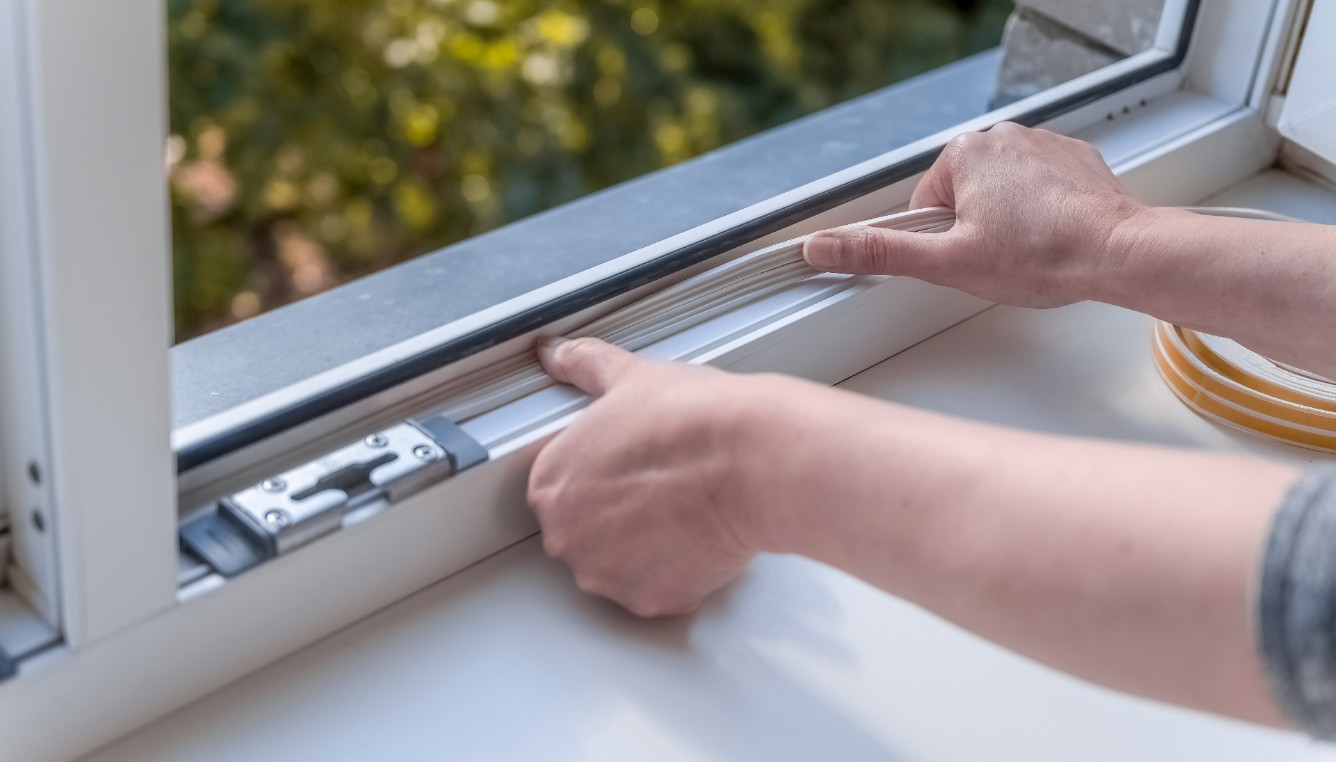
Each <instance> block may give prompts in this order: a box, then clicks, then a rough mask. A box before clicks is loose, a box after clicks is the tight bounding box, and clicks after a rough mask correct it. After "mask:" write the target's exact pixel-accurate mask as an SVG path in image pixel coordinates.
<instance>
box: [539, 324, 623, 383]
mask: <svg viewBox="0 0 1336 762" xmlns="http://www.w3.org/2000/svg"><path fill="white" fill-rule="evenodd" d="M538 360H539V362H541V363H542V364H543V370H546V371H547V374H548V375H549V376H551V377H552V378H555V379H556V380H558V381H560V382H562V383H563V384H570V385H572V386H575V387H577V388H578V389H580V391H583V392H586V393H588V394H592V395H594V396H596V397H598V396H602V395H603V394H606V393H607V392H608V390H609V389H611V388H612V386H613V385H614V384H615V383H617V381H618V379H621V378H623V377H624V376H626V375H627V374H628V373H629V372H631V371H632V370H635V369H636V368H637V367H639V366H640V364H641V363H644V362H646V361H645V360H643V359H641V358H639V357H636V356H635V355H633V354H631V353H630V352H627V351H626V350H625V349H622V348H621V347H616V346H613V345H612V344H609V343H607V342H606V341H600V340H598V339H594V338H583V339H566V338H562V337H560V336H545V337H543V338H541V339H539V340H538Z"/></svg>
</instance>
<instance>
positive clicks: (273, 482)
mask: <svg viewBox="0 0 1336 762" xmlns="http://www.w3.org/2000/svg"><path fill="white" fill-rule="evenodd" d="M287 488H288V483H287V482H285V481H283V480H282V479H280V478H278V477H277V476H275V477H274V478H272V479H265V480H264V481H262V482H260V489H262V490H264V491H265V492H282V491H283V490H285V489H287Z"/></svg>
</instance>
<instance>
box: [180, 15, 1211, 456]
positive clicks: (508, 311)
mask: <svg viewBox="0 0 1336 762" xmlns="http://www.w3.org/2000/svg"><path fill="white" fill-rule="evenodd" d="M1199 5H1200V3H1199V0H1179V1H1178V2H1176V3H1175V2H1170V3H1167V4H1166V6H1167V7H1166V9H1165V12H1164V16H1163V20H1162V24H1161V34H1160V40H1159V43H1160V45H1162V46H1163V47H1159V46H1157V47H1156V48H1153V49H1152V50H1149V51H1147V52H1145V53H1141V54H1138V55H1136V56H1133V57H1131V58H1128V59H1126V60H1123V61H1120V62H1117V63H1115V64H1113V65H1111V66H1109V67H1107V68H1105V69H1103V70H1100V71H1098V72H1094V73H1092V74H1089V75H1086V76H1083V77H1080V78H1078V79H1076V80H1073V81H1071V82H1068V83H1065V84H1063V85H1060V86H1057V87H1054V88H1051V89H1049V90H1047V91H1045V92H1043V93H1039V94H1037V95H1035V96H1032V97H1030V98H1027V99H1025V100H1023V101H1019V102H1017V103H1014V104H1010V105H1008V106H1006V107H1003V108H1001V109H998V110H995V111H993V112H991V113H989V114H986V115H984V116H981V117H978V118H976V119H973V120H970V121H969V122H966V123H965V124H963V125H960V126H958V127H956V128H952V129H951V130H947V131H943V132H941V133H938V134H936V135H932V136H929V137H927V138H924V139H922V140H918V141H915V142H914V143H911V144H910V145H908V146H904V147H902V148H900V149H897V150H895V151H891V152H889V153H887V154H885V155H883V156H881V157H878V158H876V159H873V160H870V161H867V162H864V163H862V164H859V165H857V166H855V167H851V168H849V169H847V170H845V171H843V172H840V173H837V174H835V175H831V176H829V177H827V178H824V179H822V180H819V181H817V182H814V183H810V184H808V185H806V186H804V187H801V188H798V189H796V190H794V191H791V192H789V193H785V194H781V195H779V196H776V197H774V198H772V199H769V200H768V201H766V202H763V203H761V204H757V205H755V206H752V207H750V208H748V209H744V210H742V211H739V212H737V213H735V214H732V215H728V216H726V217H723V218H721V219H719V220H716V221H714V222H712V223H710V224H707V225H703V226H701V227H698V228H696V229H694V230H691V231H687V232H685V233H682V234H680V235H677V236H674V237H672V238H669V239H667V240H664V241H661V242H659V243H657V244H655V245H652V246H648V247H646V248H644V249H641V250H639V251H636V252H632V253H629V254H627V255H625V256H622V257H619V258H617V259H614V260H612V261H610V262H607V263H605V264H603V265H600V266H598V267H595V268H591V269H589V270H586V271H585V272H582V273H579V274H577V275H575V276H572V277H570V278H566V279H563V280H561V281H558V282H556V283H553V284H551V285H549V286H547V287H545V288H541V289H537V290H535V291H533V292H531V293H529V294H526V295H523V296H520V297H517V298H515V299H511V300H509V301H507V302H505V303H503V304H500V305H497V306H496V307H493V308H490V309H486V310H482V311H480V312H478V313H475V314H474V315H471V316H469V317H467V318H464V319H461V320H457V321H454V322H452V323H449V324H447V325H445V326H442V327H441V328H439V329H436V330H433V331H430V332H427V333H424V334H422V335H419V336H417V337H414V338H413V339H409V340H407V341H403V342H399V343H397V344H395V345H393V346H390V347H387V348H385V349H384V350H382V351H379V352H375V353H372V354H369V355H367V356H365V357H363V358H360V359H359V360H357V361H355V362H351V363H347V364H345V365H343V366H340V367H337V368H334V369H332V370H330V371H327V372H325V373H321V374H318V375H316V376H313V377H311V378H309V379H306V380H304V381H302V382H300V383H297V384H293V385H291V386H289V387H287V388H285V389H280V390H278V391H275V392H273V393H270V394H268V395H265V396H262V397H260V398H258V399H255V400H252V401H250V402H247V403H244V404H242V405H239V406H237V407H235V408H232V409H230V410H228V411H225V412H223V413H220V414H217V415H214V416H211V417H209V418H206V419H204V420H202V421H198V422H195V423H192V424H189V425H187V426H184V427H182V428H179V429H177V430H176V431H175V432H173V446H174V449H175V451H176V453H177V458H178V465H179V468H180V470H181V471H182V472H183V473H184V472H189V471H191V470H192V469H196V468H199V467H201V466H204V465H206V464H208V463H210V461H213V460H216V459H219V458H222V457H224V456H228V455H230V454H232V453H235V452H237V451H239V450H244V449H245V448H247V447H249V446H252V445H254V444H256V443H258V442H261V441H263V440H265V439H268V438H271V437H274V436H277V435H281V434H282V433H283V432H285V431H287V430H290V429H292V428H293V427H297V426H301V425H303V424H307V423H310V422H312V421H315V420H318V419H320V418H321V417H323V416H329V415H331V414H335V413H337V412H338V411H339V410H340V409H342V408H346V407H349V406H352V405H356V404H357V403H358V402H359V401H361V400H364V399H367V398H372V397H376V396H377V395H381V394H383V393H384V392H386V391H387V390H391V389H393V388H394V387H396V386H399V385H401V384H405V383H407V382H410V381H412V380H413V379H415V378H419V377H421V376H423V375H424V374H429V373H432V372H433V371H436V370H438V369H440V368H443V367H445V366H447V365H450V364H452V363H456V362H458V361H459V360H461V359H464V358H466V357H468V356H470V355H472V354H474V353H476V352H478V351H481V350H482V349H483V348H486V347H491V346H495V345H496V344H498V343H502V342H505V341H508V340H510V339H513V338H515V337H517V336H521V335H525V334H527V333H530V332H532V331H534V330H536V329H538V328H540V327H542V326H545V325H548V324H550V323H552V322H554V321H557V320H561V319H563V318H566V317H569V316H570V315H572V314H575V313H576V312H579V311H580V310H582V309H585V308H587V307H589V306H590V305H593V304H598V303H600V302H603V301H606V300H608V299H611V298H615V297H617V296H620V295H622V294H625V293H627V292H628V291H631V290H633V289H635V288H637V287H639V286H641V285H643V284H646V283H652V282H655V281H658V280H660V279H663V278H666V277H670V276H672V275H674V274H676V273H678V272H680V271H682V270H683V269H686V268H690V267H693V266H695V265H698V264H700V263H702V262H705V261H708V260H710V259H713V258H716V257H718V256H720V255H721V254H722V253H723V252H725V251H727V250H731V249H734V248H736V247H738V246H739V245H743V244H746V243H749V242H753V241H757V240H762V239H766V238H767V237H768V236H772V235H773V234H774V233H776V231H779V230H782V229H786V228H789V227H791V226H792V225H793V224H794V223H795V222H797V221H800V220H803V219H806V218H810V217H812V216H813V215H815V214H819V213H821V212H825V211H828V210H830V209H833V208H836V207H838V206H840V205H842V204H845V203H848V202H849V201H851V200H854V199H858V198H862V197H865V196H867V195H868V194H869V193H871V192H873V191H874V190H876V189H879V188H884V187H886V186H888V185H891V184H893V183H895V182H897V181H900V180H903V179H905V178H907V177H910V176H913V175H916V174H918V173H920V172H922V171H923V170H924V169H926V168H927V167H928V166H929V165H930V164H931V163H932V161H933V160H934V159H935V158H936V156H937V154H938V153H939V152H940V151H941V148H942V146H943V145H944V144H945V142H946V141H947V140H948V139H949V138H950V137H952V136H953V135H954V134H956V133H958V132H960V131H964V130H974V129H983V128H986V127H988V126H990V125H992V124H995V123H997V122H999V121H1007V120H1010V121H1017V122H1020V123H1022V124H1027V125H1048V126H1053V127H1058V128H1061V129H1066V130H1071V129H1078V128H1082V127H1087V126H1089V125H1090V124H1093V123H1095V122H1097V121H1098V120H1100V119H1104V118H1105V117H1106V116H1107V113H1106V111H1103V110H1101V108H1104V107H1105V106H1103V105H1101V104H1103V103H1104V101H1105V100H1106V99H1108V98H1109V97H1110V96H1111V95H1115V94H1122V95H1124V96H1126V95H1128V94H1132V93H1135V94H1136V96H1137V99H1136V100H1132V101H1128V103H1130V104H1136V103H1137V102H1138V101H1141V100H1148V99H1152V98H1155V97H1158V96H1161V95H1163V94H1165V93H1167V92H1170V91H1172V90H1174V89H1176V88H1177V87H1178V85H1179V83H1180V82H1181V76H1182V75H1181V67H1182V65H1183V63H1184V61H1185V60H1186V56H1187V53H1188V49H1189V43H1190V40H1191V32H1192V30H1193V28H1194V22H1195V20H1196V18H1197V16H1198V14H1199ZM1121 105H1123V104H1120V106H1121ZM1092 106H1100V108H1091V107H1092Z"/></svg>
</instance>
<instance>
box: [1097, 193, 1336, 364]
mask: <svg viewBox="0 0 1336 762" xmlns="http://www.w3.org/2000/svg"><path fill="white" fill-rule="evenodd" d="M1105 261H1106V262H1109V263H1112V264H1111V265H1110V266H1109V267H1108V268H1107V269H1105V270H1103V271H1101V272H1099V273H1095V274H1094V276H1093V277H1092V284H1091V291H1092V294H1093V297H1094V298H1095V299H1098V300H1099V301H1104V302H1109V303H1112V304H1117V305H1119V306H1123V307H1127V308H1129V309H1133V310H1137V311H1139V312H1145V313H1148V314H1150V315H1154V316H1156V317H1159V318H1162V319H1164V320H1168V321H1170V322H1173V323H1177V324H1179V325H1184V326H1188V327H1191V328H1196V329H1200V330H1203V331H1206V332H1208V333H1213V334H1216V335H1219V336H1225V337H1228V338H1231V339H1234V340H1236V341H1238V342H1239V343H1241V344H1243V345H1245V346H1247V347H1249V348H1250V349H1253V350H1255V351H1257V352H1259V353H1261V354H1263V355H1265V356H1267V357H1270V358H1271V359H1274V360H1279V361H1281V362H1285V363H1288V364H1291V365H1295V366H1297V367H1300V368H1304V369H1306V370H1310V371H1313V372H1315V373H1319V374H1322V375H1325V376H1328V377H1336V342H1333V341H1331V337H1332V336H1333V335H1336V229H1333V228H1329V227H1326V226H1322V225H1309V224H1299V223H1285V222H1266V221H1259V220H1241V219H1230V218H1222V217H1206V216H1202V215H1197V214H1192V213H1190V212H1184V211H1180V210H1175V209H1150V210H1147V211H1146V212H1144V213H1142V214H1141V215H1138V216H1137V217H1136V218H1134V219H1133V220H1130V221H1129V222H1127V223H1124V224H1123V226H1121V227H1120V228H1119V230H1118V232H1117V233H1115V234H1114V236H1113V238H1112V240H1111V241H1110V244H1109V255H1108V256H1107V257H1106V258H1105Z"/></svg>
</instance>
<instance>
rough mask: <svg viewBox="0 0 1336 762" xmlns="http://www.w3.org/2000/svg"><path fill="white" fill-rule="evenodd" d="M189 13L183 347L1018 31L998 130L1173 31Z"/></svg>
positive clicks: (456, 4)
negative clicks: (1047, 92)
mask: <svg viewBox="0 0 1336 762" xmlns="http://www.w3.org/2000/svg"><path fill="white" fill-rule="evenodd" d="M1050 6H1051V7H1050ZM1081 8H1084V10H1081ZM168 9H169V31H170V50H169V57H170V76H171V97H170V106H171V108H170V114H171V133H172V134H171V138H170V141H169V145H168V150H167V154H168V164H169V172H170V183H171V189H172V202H173V210H172V211H173V243H174V247H175V286H176V327H177V338H178V340H182V339H186V338H190V337H192V336H196V335H199V334H201V333H204V332H207V331H209V330H212V329H214V328H218V327H221V326H223V325H226V324H228V323H230V322H235V321H238V320H241V319H245V318H247V317H250V316H253V315H255V314H258V313H259V312H262V311H265V310H268V309H272V308H274V307H277V306H280V305H282V304H285V303H288V302H291V301H293V300H296V299H300V298H302V297H304V296H308V295H311V294H314V293H317V292H320V291H322V290H325V289H328V288H330V287H332V286H335V285H337V284H339V283H342V282H345V281H347V280H349V279H352V278H356V277H358V276H360V275H364V274H366V273H369V272H372V271H374V270H377V269H380V268H383V267H385V266H387V265H390V264H393V263H396V262H400V261H403V260H405V259H408V258H411V257H414V256H416V255H418V254H421V253H423V252H426V251H429V250H433V249H437V248H440V247H442V246H444V245H447V244H449V243H452V242H455V241H458V240H460V239H463V238H466V237H468V236H472V235H476V234H478V233H481V232H483V231H486V230H488V229H491V228H493V227H496V226H498V225H500V224H503V223H505V222H509V221H512V220H516V219H519V218H521V217H525V216H527V215H530V214H533V213H535V212H538V211H541V210H544V209H547V208H550V207H552V206H555V205H557V204H560V203H562V202H565V201H569V200H572V199H575V198H578V197H580V196H583V195H586V194H588V193H591V192H593V191H596V190H599V189H601V188H605V187H608V186H610V185H613V184H616V183H618V182H621V181H624V180H628V179H631V178H634V177H637V176H639V175H643V174H645V173H647V172H651V171H653V170H655V169H659V168H662V167H666V166H670V165H672V164H674V163H677V162H680V161H683V160H685V159H689V158H691V157H694V156H697V155H700V154H702V153H704V152H707V151H710V150H712V149H715V148H718V147H720V146H724V145H726V144H728V143H731V142H733V141H737V140H739V139H741V138H744V137H746V136H748V135H752V134H754V133H757V132H759V131H761V130H764V129H767V128H769V127H773V126H776V125H779V124H783V123H785V122H787V121H790V120H793V119H795V118H798V117H801V116H803V115H806V114H810V113H813V112H815V111H819V110H821V109H824V108H826V107H829V106H831V105H833V104H836V103H839V102H841V101H845V100H848V99H850V98H853V97H856V96H859V95H862V94H865V93H869V92H872V91H875V90H878V89H880V88H883V87H886V86H887V85H890V84H893V83H896V82H899V81H901V80H903V79H905V78H908V77H911V76H913V75H916V74H919V73H922V72H925V71H928V70H930V69H933V68H935V67H938V66H941V65H943V64H946V63H949V62H952V61H955V60H958V59H961V58H963V57H966V56H970V55H972V54H976V53H980V52H983V51H988V50H990V49H993V48H995V47H997V46H998V45H999V43H1000V42H1001V41H1002V40H1003V37H1004V28H1007V29H1008V30H1009V31H1008V33H1007V42H1006V44H1005V47H1004V51H1002V52H998V53H993V54H990V55H991V56H992V58H991V59H989V64H988V65H989V66H991V67H993V68H992V69H991V70H990V74H989V76H990V81H994V79H995V81H996V82H997V86H996V88H993V89H992V97H991V99H980V102H979V103H978V104H977V105H975V106H972V108H973V109H974V111H976V112H977V113H982V112H983V111H984V110H986V109H987V108H988V107H989V106H990V105H994V104H996V103H1000V102H1003V101H1007V100H1013V99H1015V98H1019V97H1024V96H1025V95H1029V94H1031V93H1033V92H1037V91H1039V90H1042V89H1043V88H1044V87H1048V86H1051V85H1052V84H1055V83H1056V82H1060V81H1065V80H1066V79H1070V78H1071V77H1072V76H1076V75H1078V74H1083V73H1086V72H1087V71H1091V70H1093V69H1095V68H1098V67H1100V66H1103V65H1105V64H1107V63H1109V62H1111V61H1113V60H1117V59H1118V58H1120V57H1123V56H1125V55H1127V54H1130V53H1133V52H1136V51H1137V50H1140V49H1144V48H1145V47H1148V46H1149V44H1150V41H1151V39H1152V38H1153V36H1154V30H1155V27H1156V23H1157V21H1158V18H1159V2H1157V0H1149V1H1148V2H1147V1H1139V2H1129V3H1125V4H1124V3H1104V2H1097V1H1096V0H1081V1H1070V0H1052V1H1051V2H1045V1H1044V0H1027V2H1026V4H1025V6H1024V7H1023V8H1021V9H1020V10H1019V11H1017V9H1016V6H1015V4H1014V3H1013V2H1012V1H1011V0H955V2H939V1H935V0H934V1H930V0H783V1H777V0H657V1H655V0H566V1H565V2H534V1H530V0H506V2H500V1H499V0H347V1H340V2H323V3H318V2H309V1H307V2H298V1H297V0H238V1H237V2H222V0H169V3H168ZM1073 9H1076V10H1073ZM1009 18H1010V19H1011V22H1010V25H1008V19H1009ZM1133 22H1135V23H1133ZM943 97H947V96H946V94H943ZM970 115H973V114H970ZM934 129H936V127H934ZM931 131H932V130H928V132H931ZM925 134H926V133H925Z"/></svg>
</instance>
